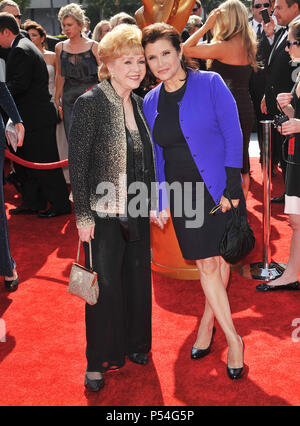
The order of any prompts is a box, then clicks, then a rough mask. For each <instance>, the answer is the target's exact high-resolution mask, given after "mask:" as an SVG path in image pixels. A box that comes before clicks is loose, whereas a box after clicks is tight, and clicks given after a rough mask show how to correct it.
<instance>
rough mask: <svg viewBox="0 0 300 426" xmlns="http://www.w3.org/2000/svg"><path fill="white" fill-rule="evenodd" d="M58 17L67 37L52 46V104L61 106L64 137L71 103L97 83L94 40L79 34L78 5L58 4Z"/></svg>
mask: <svg viewBox="0 0 300 426" xmlns="http://www.w3.org/2000/svg"><path fill="white" fill-rule="evenodd" d="M58 19H59V21H60V23H61V26H62V29H63V31H64V33H65V34H66V36H67V37H68V40H66V41H63V42H61V43H58V44H57V45H56V46H55V53H56V66H57V70H56V81H55V86H56V87H55V103H56V106H57V108H58V109H59V110H61V108H62V111H63V121H64V125H65V131H66V135H67V136H68V134H69V127H70V120H71V115H72V110H73V105H74V102H75V101H76V99H77V98H78V96H80V95H82V94H83V93H84V92H85V91H86V90H88V89H90V88H91V87H93V86H94V85H96V84H97V83H98V77H97V72H98V63H99V60H98V58H97V48H98V43H97V42H96V41H93V40H90V39H88V38H86V37H82V31H83V27H84V25H85V14H84V11H83V9H82V8H81V7H80V6H79V5H78V4H75V3H70V4H68V5H67V6H64V7H62V8H61V9H60V11H59V13H58Z"/></svg>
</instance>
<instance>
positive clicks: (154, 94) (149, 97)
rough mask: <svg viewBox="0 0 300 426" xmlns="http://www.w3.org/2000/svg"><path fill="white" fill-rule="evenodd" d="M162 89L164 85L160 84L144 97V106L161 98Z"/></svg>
mask: <svg viewBox="0 0 300 426" xmlns="http://www.w3.org/2000/svg"><path fill="white" fill-rule="evenodd" d="M161 87H162V83H160V84H158V85H157V86H156V87H154V88H153V89H151V90H150V91H149V92H148V93H147V94H146V96H145V97H144V106H145V105H147V104H148V103H149V102H150V103H151V102H153V101H154V100H155V98H156V97H158V96H159V93H160V89H161Z"/></svg>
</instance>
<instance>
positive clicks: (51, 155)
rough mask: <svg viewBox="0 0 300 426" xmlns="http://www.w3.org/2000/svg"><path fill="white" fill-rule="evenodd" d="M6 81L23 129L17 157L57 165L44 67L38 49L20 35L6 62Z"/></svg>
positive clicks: (53, 111) (53, 118)
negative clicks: (22, 138) (22, 139)
mask: <svg viewBox="0 0 300 426" xmlns="http://www.w3.org/2000/svg"><path fill="white" fill-rule="evenodd" d="M6 81H7V87H8V89H9V90H10V93H11V94H12V96H13V98H14V101H15V103H16V106H17V108H18V110H19V113H20V115H21V117H22V120H23V122H24V127H25V138H24V143H23V147H22V148H19V149H18V151H17V155H19V156H20V157H21V158H24V159H25V160H30V161H37V162H44V161H46V162H48V161H50V162H51V161H56V159H57V147H56V138H55V127H56V123H57V112H56V108H55V106H54V104H53V103H52V102H51V100H50V99H51V97H50V94H49V89H48V81H49V76H48V70H47V65H46V62H45V60H44V57H43V55H42V54H41V52H40V51H39V49H38V48H37V47H36V46H35V45H34V44H33V43H32V42H31V41H30V40H28V39H27V38H25V37H23V36H22V35H21V34H20V35H18V36H17V37H16V39H15V40H14V43H13V45H12V48H11V50H10V52H9V55H8V58H7V61H6ZM53 134H54V137H53V136H52V135H53ZM47 135H49V137H48V136H47ZM50 135H51V136H50Z"/></svg>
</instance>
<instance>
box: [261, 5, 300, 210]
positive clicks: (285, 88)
mask: <svg viewBox="0 0 300 426" xmlns="http://www.w3.org/2000/svg"><path fill="white" fill-rule="evenodd" d="M273 16H274V17H275V18H276V19H277V22H278V25H280V26H281V28H280V29H278V30H277V31H275V39H274V44H273V48H272V51H271V53H270V56H269V58H268V61H267V64H266V67H265V73H266V88H265V96H264V97H263V99H262V102H261V111H262V113H263V114H268V115H269V117H270V118H271V119H273V117H274V115H276V114H278V111H277V106H276V96H277V95H278V94H279V93H283V92H285V93H287V92H290V91H291V89H292V87H293V85H294V81H293V67H292V65H291V60H290V56H289V54H288V52H287V51H286V50H285V42H286V39H287V35H288V27H287V26H288V25H290V24H291V23H292V22H294V21H296V20H297V19H298V18H299V17H300V0H275V6H274V14H273ZM270 24H271V26H272V25H273V24H272V22H271V23H269V24H266V25H264V30H265V31H266V28H267V26H269V25H270ZM283 140H284V138H283V137H282V136H281V135H280V134H279V133H278V132H277V131H276V130H275V129H274V132H272V163H273V164H274V165H276V164H277V163H280V167H281V169H282V176H283V179H284V180H285V173H286V163H285V161H284V160H283V158H282V143H283ZM271 202H273V203H284V194H283V195H281V196H280V197H276V198H272V199H271Z"/></svg>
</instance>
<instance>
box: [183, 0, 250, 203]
mask: <svg viewBox="0 0 300 426" xmlns="http://www.w3.org/2000/svg"><path fill="white" fill-rule="evenodd" d="M209 30H212V32H213V38H212V40H211V42H210V43H200V44H198V42H199V40H200V39H201V38H202V37H203V36H204V35H205V34H206V33H207V32H208V31H209ZM183 51H184V54H185V55H187V56H190V57H192V58H199V59H208V62H207V69H210V70H211V71H215V72H217V73H219V74H220V75H221V77H222V78H223V79H224V81H225V82H226V84H227V85H228V87H229V89H230V90H231V93H232V94H233V96H234V98H235V100H236V103H237V107H238V112H239V119H240V123H241V128H242V132H243V168H242V176H243V190H244V195H245V198H246V197H247V194H248V190H249V184H250V175H249V171H250V163H249V153H248V148H249V141H250V135H251V131H252V128H253V124H254V111H253V105H252V101H251V97H250V93H249V80H250V77H251V74H252V71H253V69H256V67H257V65H256V40H255V36H254V32H253V30H252V28H251V27H250V25H249V22H248V11H247V8H246V7H245V6H244V5H243V3H242V2H240V1H239V0H227V1H225V2H224V3H221V5H220V6H219V8H218V9H215V10H214V11H212V13H211V14H210V16H209V17H208V19H207V21H206V22H205V24H204V25H203V26H202V27H201V28H200V29H199V30H198V31H197V32H196V33H194V34H193V35H192V36H191V37H190V38H189V39H188V40H187V41H186V42H185V43H184V47H183Z"/></svg>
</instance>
